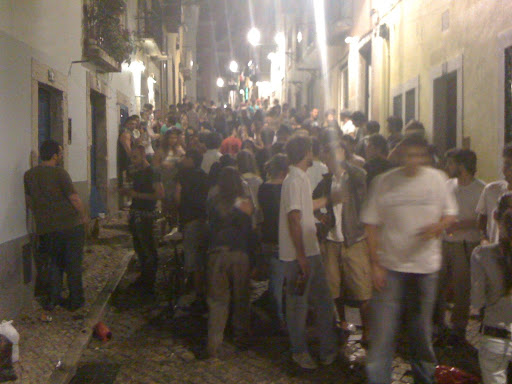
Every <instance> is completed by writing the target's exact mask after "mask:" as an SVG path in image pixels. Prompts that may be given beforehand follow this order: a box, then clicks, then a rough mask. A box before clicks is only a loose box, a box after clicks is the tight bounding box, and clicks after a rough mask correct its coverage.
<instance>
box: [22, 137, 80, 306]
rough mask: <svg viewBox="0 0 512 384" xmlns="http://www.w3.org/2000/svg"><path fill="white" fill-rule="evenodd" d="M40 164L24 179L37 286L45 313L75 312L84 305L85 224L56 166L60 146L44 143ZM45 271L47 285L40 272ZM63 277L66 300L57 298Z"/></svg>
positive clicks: (72, 192)
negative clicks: (63, 309)
mask: <svg viewBox="0 0 512 384" xmlns="http://www.w3.org/2000/svg"><path fill="white" fill-rule="evenodd" d="M39 155H40V158H41V164H40V165H38V166H36V167H34V168H32V169H30V170H28V171H27V172H25V175H24V185H25V199H26V204H27V208H28V209H30V210H31V211H32V213H33V215H34V219H35V224H36V234H37V235H38V236H39V243H40V252H38V254H37V255H36V268H37V272H38V276H37V282H38V283H40V284H42V285H43V286H42V287H41V288H43V289H45V288H46V287H45V285H46V283H47V284H48V287H47V288H48V291H47V292H44V293H45V294H48V300H47V302H46V303H45V309H47V310H52V309H53V308H54V307H55V306H56V305H63V306H64V307H66V308H67V309H69V310H77V309H79V308H80V307H82V306H83V305H84V302H85V299H84V292H83V286H82V259H83V248H84V241H85V232H84V224H86V223H87V216H86V214H85V209H84V205H83V203H82V200H81V199H80V197H79V196H78V193H77V192H76V190H75V188H74V186H73V182H72V181H71V177H70V176H69V174H68V173H67V172H66V170H65V169H63V168H61V167H60V166H59V165H60V164H61V162H62V146H60V145H59V143H57V142H56V141H54V140H46V141H45V142H43V143H42V144H41V148H40V153H39ZM45 271H47V273H48V276H47V279H48V281H45V278H44V272H45ZM64 272H65V273H66V278H67V285H68V289H69V297H68V298H67V300H65V301H64V300H63V299H62V298H61V291H62V281H63V274H64Z"/></svg>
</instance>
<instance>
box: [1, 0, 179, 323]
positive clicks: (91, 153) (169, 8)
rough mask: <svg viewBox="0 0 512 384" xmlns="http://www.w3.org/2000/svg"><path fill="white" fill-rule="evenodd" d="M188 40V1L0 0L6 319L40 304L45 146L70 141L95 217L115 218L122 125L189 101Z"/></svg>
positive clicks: (70, 157)
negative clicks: (31, 192)
mask: <svg viewBox="0 0 512 384" xmlns="http://www.w3.org/2000/svg"><path fill="white" fill-rule="evenodd" d="M99 7H111V8H108V9H107V10H108V12H107V13H105V12H103V11H104V9H102V8H99ZM102 12H103V13H102ZM105 14H108V16H109V17H110V18H108V20H107V18H105V17H104V16H105ZM184 35H186V31H185V29H184V27H183V17H182V4H181V1H179V0H126V1H121V0H108V1H101V2H98V1H95V0H84V1H65V2H62V1H58V0H48V1H44V2H41V1H34V0H6V1H2V2H0V50H1V51H2V52H3V54H2V55H1V58H0V68H2V71H1V73H0V84H1V88H2V90H1V92H0V116H1V121H2V124H1V128H0V129H1V132H2V135H3V137H4V139H3V140H2V142H1V144H0V146H1V153H2V166H1V167H0V178H1V179H2V181H3V182H2V183H1V185H0V196H1V197H0V199H1V200H0V201H1V203H0V314H1V315H2V318H9V317H12V316H15V315H16V313H18V312H19V311H20V309H21V308H22V307H23V306H24V305H27V303H30V300H31V299H32V297H33V288H34V286H33V281H34V279H35V275H34V271H33V262H32V252H33V249H32V248H33V247H32V246H31V244H30V241H29V233H30V231H31V230H30V225H29V224H28V222H29V220H27V214H26V209H25V201H24V193H23V174H24V172H25V171H26V170H27V169H29V167H31V166H33V165H36V164H37V163H38V155H37V152H38V148H39V145H40V144H41V142H42V141H44V140H45V139H48V138H52V139H56V140H57V141H59V142H61V143H62V145H63V148H64V168H65V169H66V170H67V171H68V172H69V174H70V175H71V178H72V180H73V183H74V185H75V188H76V190H77V191H78V193H79V195H80V196H81V198H82V200H83V201H84V202H85V203H86V205H87V207H88V210H89V212H90V213H91V216H92V217H96V216H100V215H102V214H110V213H112V212H115V211H116V210H117V209H118V205H117V204H118V198H117V161H116V159H117V153H116V151H117V140H118V135H119V127H120V125H121V124H122V122H123V121H124V119H125V118H126V117H127V116H129V115H131V114H138V113H140V108H141V105H143V104H144V103H147V102H151V103H152V104H154V105H155V108H156V109H157V110H161V111H163V112H164V113H165V112H166V111H167V108H168V105H169V104H172V103H178V102H180V101H181V100H182V98H183V96H184V94H185V86H184V83H185V78H184V75H183V73H182V72H181V71H180V69H179V65H180V60H181V55H182V51H183V49H182V48H181V46H183V43H182V42H183V41H184V40H185V39H186V37H185V36H184Z"/></svg>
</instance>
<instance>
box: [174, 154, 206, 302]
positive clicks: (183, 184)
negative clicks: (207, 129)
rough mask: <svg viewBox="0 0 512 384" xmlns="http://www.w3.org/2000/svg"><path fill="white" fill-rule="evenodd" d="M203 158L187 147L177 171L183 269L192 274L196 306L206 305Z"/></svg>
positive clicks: (177, 198)
mask: <svg viewBox="0 0 512 384" xmlns="http://www.w3.org/2000/svg"><path fill="white" fill-rule="evenodd" d="M202 161H203V155H202V154H201V153H200V152H198V151H197V150H194V149H190V150H188V151H187V153H186V155H185V157H184V159H183V162H182V165H183V168H182V169H181V170H180V171H179V172H178V185H177V187H176V201H177V203H178V205H179V214H180V224H181V226H182V230H183V249H184V253H185V271H186V272H188V273H191V274H192V276H193V282H194V290H195V293H196V295H197V300H196V303H197V305H198V307H199V309H200V308H203V309H206V301H205V300H204V294H205V287H204V281H205V279H204V276H205V274H204V271H205V267H206V256H207V251H208V241H209V229H208V224H207V222H206V218H207V209H206V200H207V198H208V189H209V184H208V175H207V174H206V173H205V172H204V171H203V170H202V169H201V163H202ZM194 306H195V305H194Z"/></svg>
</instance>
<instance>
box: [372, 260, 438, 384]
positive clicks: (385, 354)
mask: <svg viewBox="0 0 512 384" xmlns="http://www.w3.org/2000/svg"><path fill="white" fill-rule="evenodd" d="M436 291H437V273H431V274H418V273H402V272H395V271H389V270H388V275H387V280H386V286H385V288H384V289H383V290H382V291H381V292H374V295H373V297H372V299H371V301H370V307H371V319H370V349H369V351H368V356H367V363H366V371H367V374H368V382H369V383H370V384H388V383H391V371H392V363H393V357H394V352H395V346H396V345H395V344H396V335H397V333H398V329H399V326H400V317H401V314H402V312H403V310H404V309H405V310H406V313H407V331H408V336H409V348H410V355H411V358H410V362H411V366H412V373H413V376H414V382H415V383H425V384H427V383H429V384H430V383H434V382H435V381H434V373H435V368H436V357H435V354H434V349H433V346H432V315H433V311H434V303H435V300H436Z"/></svg>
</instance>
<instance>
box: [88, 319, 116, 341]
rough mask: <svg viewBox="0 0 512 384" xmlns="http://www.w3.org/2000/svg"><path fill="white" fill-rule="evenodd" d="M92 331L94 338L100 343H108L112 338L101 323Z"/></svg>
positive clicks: (108, 330) (110, 333)
mask: <svg viewBox="0 0 512 384" xmlns="http://www.w3.org/2000/svg"><path fill="white" fill-rule="evenodd" d="M93 331H94V336H96V337H97V338H98V339H100V340H101V341H109V340H110V339H111V338H112V332H111V331H110V329H108V327H107V326H106V325H105V324H104V323H103V322H102V321H100V322H99V323H98V324H96V325H95V326H94V328H93Z"/></svg>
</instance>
